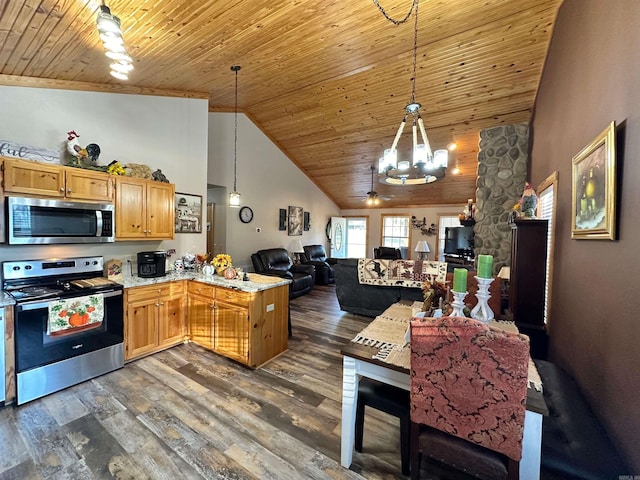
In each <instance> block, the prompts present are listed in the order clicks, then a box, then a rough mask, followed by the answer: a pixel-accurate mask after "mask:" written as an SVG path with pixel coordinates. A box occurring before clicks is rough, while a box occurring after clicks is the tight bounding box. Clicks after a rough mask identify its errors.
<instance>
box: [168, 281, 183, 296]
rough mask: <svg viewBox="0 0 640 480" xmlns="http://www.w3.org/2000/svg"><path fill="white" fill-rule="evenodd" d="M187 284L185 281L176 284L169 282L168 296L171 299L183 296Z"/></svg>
mask: <svg viewBox="0 0 640 480" xmlns="http://www.w3.org/2000/svg"><path fill="white" fill-rule="evenodd" d="M186 287H187V282H186V281H185V280H179V281H177V282H171V283H170V284H169V289H170V292H169V294H170V295H171V296H172V297H175V296H177V295H184V294H185V293H187V292H186Z"/></svg>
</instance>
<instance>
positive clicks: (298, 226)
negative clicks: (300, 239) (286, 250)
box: [288, 205, 303, 235]
mask: <svg viewBox="0 0 640 480" xmlns="http://www.w3.org/2000/svg"><path fill="white" fill-rule="evenodd" d="M302 213H303V210H302V207H292V206H291V205H289V229H288V233H289V235H302V223H303V220H302V218H303V216H302Z"/></svg>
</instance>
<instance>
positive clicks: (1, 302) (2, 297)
mask: <svg viewBox="0 0 640 480" xmlns="http://www.w3.org/2000/svg"><path fill="white" fill-rule="evenodd" d="M15 304H16V301H15V300H14V299H13V297H12V296H11V295H9V294H8V293H5V292H3V291H2V290H0V308H2V307H8V306H10V305H15Z"/></svg>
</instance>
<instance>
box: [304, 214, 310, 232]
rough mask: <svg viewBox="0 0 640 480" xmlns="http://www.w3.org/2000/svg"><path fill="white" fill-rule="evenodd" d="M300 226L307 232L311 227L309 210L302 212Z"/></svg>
mask: <svg viewBox="0 0 640 480" xmlns="http://www.w3.org/2000/svg"><path fill="white" fill-rule="evenodd" d="M302 228H303V230H304V231H305V232H308V231H309V229H310V228H311V218H310V214H309V212H304V220H303V226H302Z"/></svg>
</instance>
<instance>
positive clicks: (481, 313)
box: [471, 277, 495, 323]
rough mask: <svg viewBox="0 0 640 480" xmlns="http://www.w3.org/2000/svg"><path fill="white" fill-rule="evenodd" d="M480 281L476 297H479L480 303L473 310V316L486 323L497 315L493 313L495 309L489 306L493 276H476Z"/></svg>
mask: <svg viewBox="0 0 640 480" xmlns="http://www.w3.org/2000/svg"><path fill="white" fill-rule="evenodd" d="M476 280H477V281H478V292H477V293H476V297H477V298H478V303H477V305H476V306H475V307H473V310H471V318H474V319H476V320H480V321H481V322H484V323H489V320H493V319H494V318H495V317H494V315H493V310H491V308H489V303H488V302H489V298H490V297H491V295H489V285H491V282H493V278H480V277H476Z"/></svg>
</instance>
